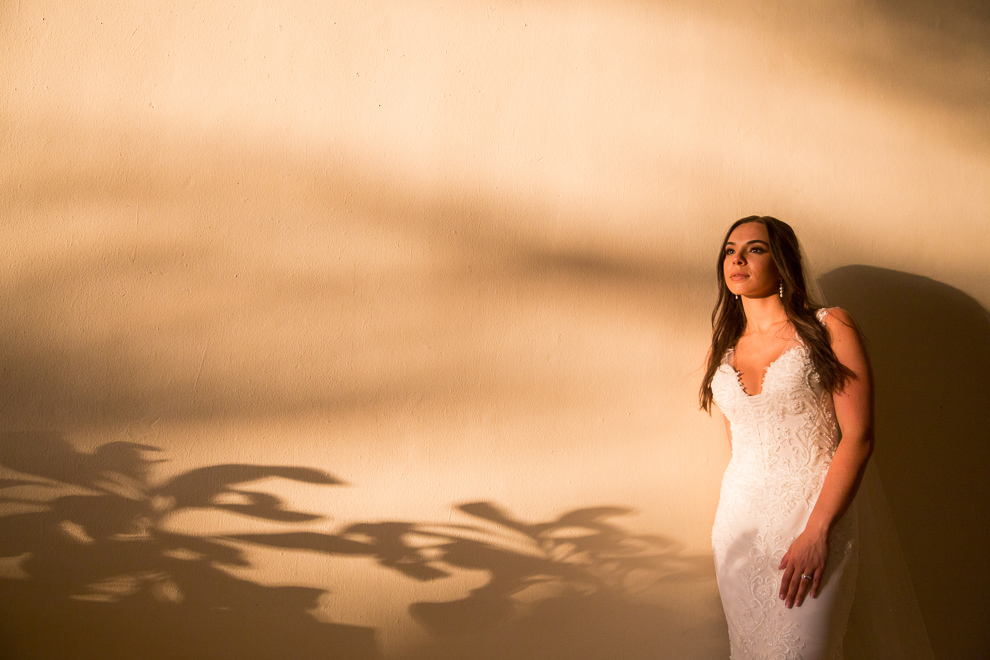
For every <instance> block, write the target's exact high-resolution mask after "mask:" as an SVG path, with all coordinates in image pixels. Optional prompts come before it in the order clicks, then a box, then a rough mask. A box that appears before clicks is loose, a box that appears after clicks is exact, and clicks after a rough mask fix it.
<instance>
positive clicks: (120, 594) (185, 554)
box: [0, 432, 380, 660]
mask: <svg viewBox="0 0 990 660" xmlns="http://www.w3.org/2000/svg"><path fill="white" fill-rule="evenodd" d="M157 451H158V450H157V449H156V448H155V447H152V446H148V445H140V444H135V443H130V442H109V443H106V444H104V445H102V446H100V447H99V448H97V449H96V451H95V452H93V453H91V454H90V453H83V452H79V451H77V450H76V449H75V448H74V447H73V446H72V445H71V444H70V443H69V442H68V441H66V440H65V439H64V438H63V437H62V436H61V435H59V434H56V433H48V432H43V433H8V434H5V435H3V436H2V437H0V466H2V467H4V468H7V469H10V470H14V471H15V472H16V473H17V474H19V475H23V476H18V477H14V478H7V479H3V480H0V493H3V495H2V497H0V505H2V506H3V508H4V510H5V511H9V510H12V509H18V508H19V509H20V510H21V512H19V513H12V514H8V515H5V516H3V517H0V557H5V558H19V562H17V568H18V571H19V572H20V575H19V576H17V577H16V578H15V579H11V578H10V577H7V578H4V579H0V612H2V622H0V655H3V657H10V658H38V657H41V658H69V657H71V658H90V657H91V658H100V659H101V660H107V659H110V660H122V659H124V658H141V659H142V660H148V659H150V660H156V659H159V658H160V659H161V660H166V659H169V660H172V659H175V658H238V659H245V658H246V659H250V658H259V659H260V658H276V657H285V654H286V653H287V652H288V653H290V655H291V657H292V658H300V659H302V660H309V659H311V658H312V659H315V658H325V657H328V656H331V657H338V658H348V659H351V658H354V659H355V660H357V659H373V658H378V657H380V655H379V654H378V653H377V651H376V646H375V640H374V631H373V630H372V629H369V628H362V627H357V626H346V625H339V624H328V623H321V622H319V621H317V620H316V619H314V618H313V617H312V616H310V615H309V614H307V611H308V610H312V609H313V608H315V607H316V606H317V599H318V598H319V597H320V595H321V594H322V593H323V590H321V589H318V588H310V587H297V586H274V587H273V586H265V585H260V584H256V583H253V582H250V581H247V580H243V579H239V578H236V577H234V576H232V575H230V574H229V573H227V572H226V571H225V570H224V569H225V568H236V567H247V566H249V562H248V561H247V559H246V557H245V554H244V552H243V551H242V550H240V549H238V548H236V547H233V546H231V545H230V544H227V543H223V542H221V540H220V539H218V538H215V537H208V536H196V535H187V534H181V533H175V532H170V531H167V527H168V518H170V517H172V516H174V515H175V514H178V513H180V512H184V511H185V512H188V511H190V510H197V509H198V510H212V511H213V512H216V513H224V512H225V513H233V514H239V515H242V516H248V517H250V518H254V519H257V520H263V521H268V522H271V523H276V524H291V523H300V522H305V521H310V520H314V519H317V518H320V517H321V516H317V515H313V514H308V513H302V512H297V511H292V510H289V509H287V508H285V507H284V506H283V503H282V501H281V500H280V499H279V498H277V497H275V496H274V495H271V494H268V493H263V492H253V491H249V490H240V489H238V488H236V487H235V486H238V485H239V484H245V483H247V482H252V481H256V480H260V479H270V478H280V479H287V480H291V481H295V482H301V483H307V484H317V485H328V486H329V485H338V484H341V483H342V482H341V481H339V480H338V479H336V478H334V477H333V476H331V475H329V474H327V473H325V472H322V471H320V470H314V469H310V468H302V467H278V466H266V465H216V466H212V467H202V468H197V469H193V470H189V471H187V472H185V473H182V474H179V475H177V476H175V477H173V478H171V479H168V480H167V481H165V482H164V483H162V484H160V485H153V484H152V469H153V467H154V465H155V464H156V463H159V462H161V461H159V460H154V459H149V458H148V456H149V455H154V453H155V452H157ZM8 561H9V560H8ZM56 631H57V633H56Z"/></svg>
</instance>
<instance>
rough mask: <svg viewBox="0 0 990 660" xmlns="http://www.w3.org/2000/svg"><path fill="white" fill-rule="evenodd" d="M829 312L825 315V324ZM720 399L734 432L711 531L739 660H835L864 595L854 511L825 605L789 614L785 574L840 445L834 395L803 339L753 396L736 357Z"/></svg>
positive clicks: (836, 551)
mask: <svg viewBox="0 0 990 660" xmlns="http://www.w3.org/2000/svg"><path fill="white" fill-rule="evenodd" d="M826 313H827V312H826V310H819V314H818V319H819V321H820V322H823V323H824V322H825V315H826ZM712 393H713V395H714V399H715V403H716V404H718V407H719V408H720V409H721V410H722V413H723V414H724V415H725V416H726V418H728V420H729V423H730V426H731V430H732V459H731V460H730V461H729V465H728V467H727V468H726V470H725V476H724V477H723V479H722V492H721V496H720V498H719V504H718V510H717V512H716V514H715V523H714V526H713V527H712V552H713V555H714V559H715V571H716V576H717V579H718V588H719V593H720V595H721V598H722V607H723V609H724V610H725V617H726V620H727V621H728V624H729V643H730V646H731V656H730V657H731V660H758V659H759V660H837V659H839V658H841V657H842V639H843V637H844V635H845V631H846V626H847V622H848V619H849V611H850V608H851V606H852V601H853V594H854V591H855V587H856V570H857V555H858V550H859V547H858V530H857V524H856V510H855V508H854V507H850V508H849V510H848V511H847V513H846V515H844V516H843V517H842V519H841V520H840V521H839V523H838V524H837V525H836V526H835V527H834V528H833V530H832V533H831V535H830V537H829V540H830V542H829V556H828V560H827V563H826V567H825V575H824V577H823V580H822V583H821V591H820V593H819V595H818V598H811V597H810V595H809V597H808V598H806V599H805V601H804V604H802V605H801V606H800V607H798V606H795V607H793V608H791V609H787V608H785V607H784V601H782V600H780V598H779V597H778V593H779V591H780V581H781V577H782V575H783V571H781V570H779V569H778V568H777V567H778V566H779V565H780V561H781V558H782V557H783V556H784V553H785V552H787V549H788V548H789V547H790V544H791V542H792V541H793V540H794V539H795V538H796V537H797V536H798V535H799V534H800V533H801V532H802V531H803V530H804V527H805V524H806V523H807V521H808V517H809V515H810V514H811V510H812V508H813V507H814V505H815V501H816V500H817V498H818V494H819V492H820V491H821V488H822V483H823V482H824V480H825V474H826V472H827V471H828V468H829V465H830V464H831V461H832V456H833V454H834V453H835V449H836V446H837V445H838V443H839V427H838V424H837V422H836V419H835V410H834V407H833V404H832V396H831V394H830V393H829V392H827V391H825V390H824V388H823V387H822V385H821V383H820V382H819V379H818V374H817V373H815V371H814V368H813V366H812V362H811V358H810V354H809V352H808V350H807V348H806V347H805V346H804V345H803V344H802V343H800V340H799V342H798V343H797V344H795V345H794V346H791V347H790V348H788V349H787V350H785V351H784V352H783V353H782V354H781V355H780V357H778V358H777V359H776V360H775V361H774V362H773V363H772V364H770V366H769V367H767V370H766V374H765V376H764V380H763V388H762V390H761V391H760V393H759V394H757V395H754V396H750V395H748V394H747V393H746V391H745V390H744V389H743V386H742V381H741V380H740V378H739V374H738V372H736V370H735V369H734V367H733V351H732V350H731V349H730V350H729V351H728V352H727V353H726V355H725V356H724V358H723V360H722V364H721V366H720V367H719V369H718V371H716V373H715V376H714V378H713V379H712Z"/></svg>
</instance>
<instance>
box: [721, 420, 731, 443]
mask: <svg viewBox="0 0 990 660" xmlns="http://www.w3.org/2000/svg"><path fill="white" fill-rule="evenodd" d="M722 421H724V422H725V437H726V438H728V440H729V452H731V451H732V425H731V424H729V418H728V417H726V416H725V413H722Z"/></svg>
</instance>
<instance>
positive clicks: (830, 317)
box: [822, 307, 866, 366]
mask: <svg viewBox="0 0 990 660" xmlns="http://www.w3.org/2000/svg"><path fill="white" fill-rule="evenodd" d="M822 323H824V324H825V327H826V328H827V329H828V334H829V337H830V338H831V340H832V350H833V351H835V356H836V357H837V358H839V361H840V362H842V363H843V364H846V365H847V366H849V365H850V363H853V364H856V363H860V362H864V361H865V360H866V349H865V347H864V346H863V338H862V335H861V334H860V332H859V326H857V325H856V321H855V319H853V317H852V315H851V314H850V313H849V312H847V311H846V310H844V309H842V308H841V307H830V308H828V310H826V313H825V314H824V315H823V318H822Z"/></svg>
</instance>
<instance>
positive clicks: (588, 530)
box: [230, 502, 724, 660]
mask: <svg viewBox="0 0 990 660" xmlns="http://www.w3.org/2000/svg"><path fill="white" fill-rule="evenodd" d="M457 509H458V510H459V511H460V512H462V513H464V514H467V515H468V516H470V517H471V518H472V519H473V521H472V523H471V524H463V525H432V524H412V523H408V522H377V523H358V524H352V525H349V526H347V527H346V528H344V529H343V530H342V531H341V532H340V533H339V534H338V535H327V534H318V533H295V534H284V535H238V536H233V537H230V538H231V539H232V540H238V541H248V542H252V543H259V544H263V545H267V546H274V547H277V548H280V549H288V550H301V551H310V552H324V553H329V554H336V553H338V552H339V550H338V548H339V547H340V545H341V544H342V543H345V544H362V545H365V546H367V547H368V548H369V550H370V552H369V554H370V555H371V556H373V557H374V558H375V559H376V560H377V562H378V563H379V564H380V565H381V566H383V567H386V568H389V569H391V570H395V571H398V572H400V573H402V574H403V575H405V576H407V577H410V578H413V579H415V580H420V581H428V580H436V579H441V578H445V577H448V576H450V575H452V574H453V573H455V572H458V571H464V570H467V571H483V572H486V573H487V574H488V581H487V582H486V583H485V584H484V585H482V586H480V587H478V588H476V589H473V590H472V591H471V592H470V593H469V594H468V595H467V596H466V597H464V598H460V599H454V600H450V601H445V602H418V603H413V604H412V605H410V606H409V612H410V614H411V616H412V617H413V618H414V619H415V620H416V621H417V622H418V623H419V624H421V625H422V626H423V628H425V630H426V631H427V632H429V633H430V635H431V638H432V640H433V641H432V642H430V643H428V644H425V645H423V646H422V648H419V649H410V650H407V652H406V654H404V655H403V656H401V657H408V658H423V659H424V660H425V659H427V658H429V659H431V660H440V659H443V658H449V659H461V658H463V659H468V658H470V659H472V660H473V659H481V658H491V659H494V658H499V659H505V660H509V659H513V660H516V659H521V658H523V659H524V658H533V659H536V658H541V659H547V658H551V659H552V658H561V659H563V658H568V659H572V660H576V659H582V658H587V659H588V660H591V659H600V658H627V659H632V658H643V659H644V660H645V659H646V658H688V657H718V655H719V654H718V651H717V650H715V651H714V652H711V651H710V650H707V649H709V647H710V648H711V649H718V648H720V647H719V645H720V644H721V643H722V642H723V641H724V640H720V639H718V638H717V636H716V637H715V638H713V636H712V635H710V634H708V633H710V630H711V627H710V626H711V623H710V622H702V621H699V620H698V619H699V613H698V612H694V613H692V614H689V615H687V616H685V614H684V613H683V612H681V611H678V610H677V609H676V608H673V607H668V606H666V605H664V604H661V603H662V602H663V601H662V600H661V601H660V603H658V602H657V594H659V593H663V592H664V589H670V587H671V586H672V585H676V584H677V583H681V585H682V586H683V585H684V584H685V583H689V582H694V581H699V580H704V579H706V578H710V577H711V576H710V575H709V574H710V573H711V566H710V565H711V561H710V560H709V559H708V558H707V557H698V556H687V555H685V554H684V553H683V552H682V550H681V549H680V547H679V546H678V545H677V544H676V543H675V542H673V541H671V540H670V539H667V538H665V537H662V536H652V535H635V534H630V533H628V532H627V531H625V530H624V529H623V528H621V527H620V526H618V525H616V524H615V523H614V522H613V519H614V518H615V517H617V516H621V515H625V514H628V513H631V510H630V509H626V508H621V507H593V508H584V509H576V510H574V511H570V512H568V513H565V514H563V515H561V516H559V517H558V518H556V519H555V520H551V521H547V522H538V523H527V522H523V521H520V520H517V519H515V518H514V517H512V516H511V515H510V514H509V513H507V512H505V511H503V510H502V509H500V508H499V507H498V506H496V505H495V504H492V503H489V502H472V503H468V504H462V505H460V506H458V507H457ZM693 588H695V589H696V588H697V585H694V586H693ZM715 614H716V615H718V614H720V611H716V612H715ZM688 617H693V618H688ZM716 629H717V628H716ZM696 631H698V632H704V633H706V634H705V635H704V637H702V636H700V635H698V636H695V635H693V634H692V633H694V632H696ZM723 655H724V654H723Z"/></svg>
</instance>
